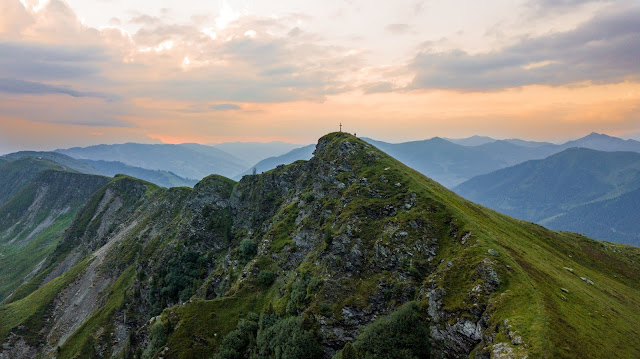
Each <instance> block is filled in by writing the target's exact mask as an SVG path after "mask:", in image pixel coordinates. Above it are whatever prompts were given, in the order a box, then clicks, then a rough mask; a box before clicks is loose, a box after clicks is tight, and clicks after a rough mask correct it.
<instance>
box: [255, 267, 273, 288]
mask: <svg viewBox="0 0 640 359" xmlns="http://www.w3.org/2000/svg"><path fill="white" fill-rule="evenodd" d="M275 279H276V275H275V274H273V272H271V271H268V270H262V271H260V273H258V282H260V284H262V285H264V286H270V285H271V283H273V281H274V280H275Z"/></svg>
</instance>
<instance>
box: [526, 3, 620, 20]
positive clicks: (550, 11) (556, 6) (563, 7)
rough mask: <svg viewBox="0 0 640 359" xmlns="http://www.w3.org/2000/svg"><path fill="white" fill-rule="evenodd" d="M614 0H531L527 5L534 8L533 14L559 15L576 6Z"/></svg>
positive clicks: (531, 8)
mask: <svg viewBox="0 0 640 359" xmlns="http://www.w3.org/2000/svg"><path fill="white" fill-rule="evenodd" d="M612 2H614V1H613V0H530V1H529V2H527V3H526V6H527V7H528V8H529V9H530V10H532V11H531V15H532V16H546V15H557V14H558V13H564V12H567V11H572V10H574V9H575V8H578V7H581V6H584V5H588V4H594V3H612Z"/></svg>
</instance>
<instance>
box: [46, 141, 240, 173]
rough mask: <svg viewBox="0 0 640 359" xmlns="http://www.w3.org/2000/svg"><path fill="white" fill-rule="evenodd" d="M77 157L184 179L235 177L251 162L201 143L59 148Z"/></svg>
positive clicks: (126, 144) (62, 151)
mask: <svg viewBox="0 0 640 359" xmlns="http://www.w3.org/2000/svg"><path fill="white" fill-rule="evenodd" d="M56 151H57V152H59V153H64V154H66V155H69V156H71V157H74V158H77V159H89V160H94V161H99V160H104V161H117V162H122V163H125V164H127V165H131V166H135V167H141V168H145V169H150V170H165V171H170V172H173V173H175V174H177V175H178V176H181V177H184V178H193V179H202V178H204V177H206V176H208V175H210V174H212V173H216V174H220V175H224V176H228V177H230V176H234V175H236V174H237V173H240V172H241V171H243V170H245V169H246V167H247V166H248V164H247V163H245V162H244V161H242V160H241V159H238V158H235V157H234V156H232V155H230V154H228V153H226V152H224V151H222V150H219V149H217V148H214V147H211V146H204V145H198V144H182V145H168V144H161V145H160V144H152V145H149V144H138V143H125V144H120V145H96V146H90V147H84V148H81V147H75V148H69V149H64V150H56Z"/></svg>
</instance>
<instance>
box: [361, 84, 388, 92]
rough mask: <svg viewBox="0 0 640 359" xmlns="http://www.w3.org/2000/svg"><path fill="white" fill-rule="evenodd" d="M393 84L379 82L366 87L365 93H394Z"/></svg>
mask: <svg viewBox="0 0 640 359" xmlns="http://www.w3.org/2000/svg"><path fill="white" fill-rule="evenodd" d="M393 89H394V87H393V84H392V83H390V82H377V83H374V84H369V85H365V86H364V88H363V91H364V93H365V94H374V93H380V92H391V91H393Z"/></svg>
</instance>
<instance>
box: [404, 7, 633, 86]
mask: <svg viewBox="0 0 640 359" xmlns="http://www.w3.org/2000/svg"><path fill="white" fill-rule="evenodd" d="M639 43H640V7H638V6H635V7H632V8H626V9H617V10H613V11H611V10H609V11H606V12H603V13H601V14H599V15H598V16H597V17H595V18H593V19H591V20H590V21H587V22H586V23H584V24H582V25H581V26H579V27H578V28H576V29H574V30H571V31H567V32H563V33H555V34H549V35H546V36H541V37H537V38H524V39H522V40H521V41H520V42H519V43H517V44H515V45H512V46H509V47H506V48H504V49H502V50H499V51H495V52H491V53H482V54H469V53H467V52H464V51H460V50H456V51H450V52H433V51H430V50H429V49H426V50H424V51H422V52H420V53H419V54H418V55H417V56H416V57H415V58H414V59H413V61H412V63H411V65H410V68H411V70H413V71H414V72H415V73H416V76H415V78H414V80H413V82H412V83H411V85H410V86H409V88H413V89H416V88H441V89H457V90H468V91H482V90H498V89H503V88H511V87H520V86H525V85H533V84H540V85H551V86H559V85H568V84H574V83H580V82H592V83H615V82H621V81H625V80H637V79H639V78H640V61H638V59H640V47H639V46H638V44H639Z"/></svg>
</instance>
